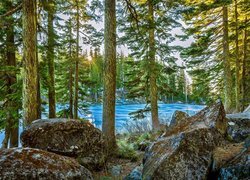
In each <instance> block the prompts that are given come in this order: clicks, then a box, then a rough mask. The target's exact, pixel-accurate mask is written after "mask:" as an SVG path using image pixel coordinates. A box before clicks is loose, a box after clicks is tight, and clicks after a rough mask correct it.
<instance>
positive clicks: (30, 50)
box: [22, 0, 39, 125]
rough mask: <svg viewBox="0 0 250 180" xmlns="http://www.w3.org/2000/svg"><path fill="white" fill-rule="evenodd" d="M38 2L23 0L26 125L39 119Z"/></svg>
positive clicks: (24, 111) (24, 113)
mask: <svg viewBox="0 0 250 180" xmlns="http://www.w3.org/2000/svg"><path fill="white" fill-rule="evenodd" d="M35 10H36V1H35V0H23V16H22V18H23V56H24V67H23V69H24V71H23V74H24V81H23V117H24V123H25V125H28V124H30V123H31V122H32V121H34V120H36V119H37V117H38V107H39V105H38V93H37V87H38V77H37V70H38V68H37V56H36V42H37V41H36V12H35Z"/></svg>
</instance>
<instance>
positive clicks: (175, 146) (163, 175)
mask: <svg viewBox="0 0 250 180" xmlns="http://www.w3.org/2000/svg"><path fill="white" fill-rule="evenodd" d="M226 127H227V120H226V118H225V111H224V107H223V105H222V103H221V102H217V103H216V104H214V105H213V106H211V107H207V108H205V109H204V110H202V111H200V112H199V113H198V114H197V115H195V116H193V117H189V118H188V120H185V122H183V123H180V124H178V125H176V126H174V127H173V128H172V129H171V130H169V131H167V132H166V133H165V134H164V135H163V136H161V138H159V139H158V140H157V141H156V142H155V143H153V144H152V145H151V146H150V147H149V148H148V150H147V151H146V153H145V155H144V160H143V161H144V167H143V178H142V179H206V177H207V176H208V172H209V169H210V166H211V162H212V152H213V151H214V149H215V148H216V147H218V146H222V145H224V144H226V141H225V138H224V136H225V134H226Z"/></svg>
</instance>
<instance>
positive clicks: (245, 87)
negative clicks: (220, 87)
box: [242, 17, 250, 111]
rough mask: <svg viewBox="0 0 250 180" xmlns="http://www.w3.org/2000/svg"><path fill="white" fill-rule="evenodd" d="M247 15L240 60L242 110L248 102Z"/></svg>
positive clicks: (249, 78)
mask: <svg viewBox="0 0 250 180" xmlns="http://www.w3.org/2000/svg"><path fill="white" fill-rule="evenodd" d="M246 24H247V17H246V18H245V29H244V35H243V62H242V111H243V110H244V109H245V108H246V107H247V105H248V103H249V102H250V82H249V81H250V60H248V59H247V58H248V57H247V50H248V49H247V47H248V40H247V39H248V32H247V26H246Z"/></svg>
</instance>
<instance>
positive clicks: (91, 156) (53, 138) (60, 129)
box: [21, 119, 106, 169]
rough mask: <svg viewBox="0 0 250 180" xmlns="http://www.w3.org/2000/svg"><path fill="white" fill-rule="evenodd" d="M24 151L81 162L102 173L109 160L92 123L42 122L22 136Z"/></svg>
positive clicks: (39, 121)
mask: <svg viewBox="0 0 250 180" xmlns="http://www.w3.org/2000/svg"><path fill="white" fill-rule="evenodd" d="M21 140H22V145H23V147H31V148H38V149H43V150H46V151H50V152H54V153H57V154H60V155H65V156H69V157H74V158H77V160H78V162H80V164H82V165H84V166H85V167H87V168H88V169H100V168H102V166H103V165H104V162H105V160H106V149H105V142H104V139H103V136H102V132H101V131H100V130H99V129H97V128H95V127H94V126H93V125H92V124H91V123H89V122H88V121H80V120H69V119H46V120H44V119H41V120H36V121H34V122H33V123H32V124H31V125H30V126H29V127H28V128H27V129H25V130H24V132H23V133H22V134H21Z"/></svg>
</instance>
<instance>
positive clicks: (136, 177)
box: [124, 165, 143, 180]
mask: <svg viewBox="0 0 250 180" xmlns="http://www.w3.org/2000/svg"><path fill="white" fill-rule="evenodd" d="M142 168H143V166H142V165H140V166H136V167H135V168H134V169H133V170H132V171H131V173H129V174H128V175H127V176H126V177H125V178H124V180H142Z"/></svg>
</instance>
